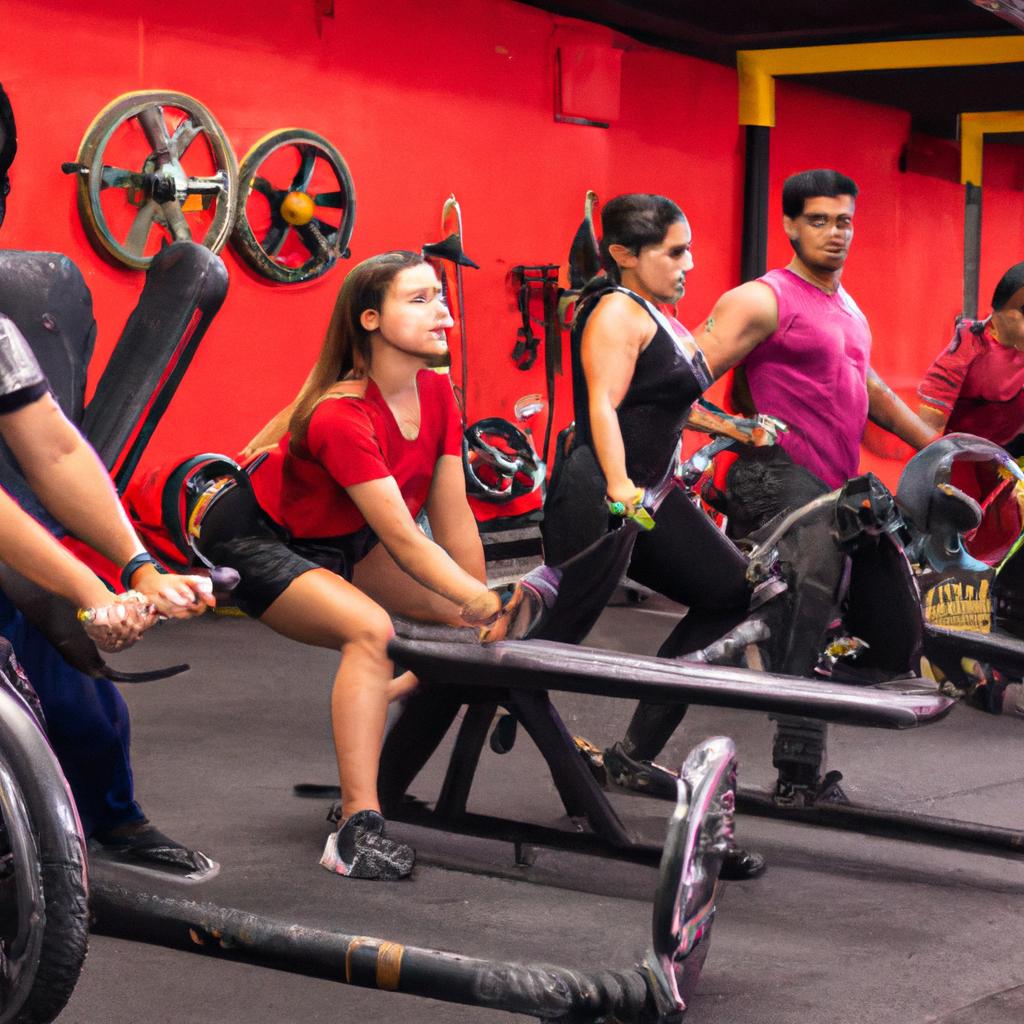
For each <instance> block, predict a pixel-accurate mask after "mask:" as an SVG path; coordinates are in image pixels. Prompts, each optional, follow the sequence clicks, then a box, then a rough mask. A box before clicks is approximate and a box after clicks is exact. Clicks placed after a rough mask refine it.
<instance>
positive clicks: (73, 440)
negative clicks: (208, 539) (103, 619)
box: [0, 394, 212, 617]
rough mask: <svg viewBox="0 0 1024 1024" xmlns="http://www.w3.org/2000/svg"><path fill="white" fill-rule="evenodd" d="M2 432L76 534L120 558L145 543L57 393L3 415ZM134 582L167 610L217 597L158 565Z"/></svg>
mask: <svg viewBox="0 0 1024 1024" xmlns="http://www.w3.org/2000/svg"><path fill="white" fill-rule="evenodd" d="M0 434H2V435H3V438H4V440H5V441H6V442H7V443H8V444H9V445H10V447H11V451H12V452H13V453H14V456H15V458H16V459H17V460H18V465H19V466H20V467H21V470H22V472H23V473H24V474H25V479H26V480H27V481H28V483H29V485H30V486H31V488H32V490H33V492H34V493H35V494H36V496H37V497H38V498H39V500H40V501H41V502H42V503H43V505H44V506H45V507H46V508H47V510H48V511H50V512H51V513H52V514H53V515H54V516H56V518H57V519H58V520H60V522H61V523H62V524H63V525H64V526H66V527H67V529H68V530H70V531H71V532H72V533H73V534H74V535H75V536H76V537H79V538H81V539H82V540H84V541H85V542H86V543H87V544H89V545H91V546H92V547H94V548H95V549H96V550H97V551H99V552H100V554H102V555H105V556H106V557H107V558H109V559H110V560H111V561H112V562H113V563H114V564H115V565H118V566H124V565H126V564H127V563H128V562H129V561H131V559H132V558H133V557H134V556H135V555H136V554H138V553H139V552H141V551H144V550H145V548H144V546H143V544H142V542H141V541H140V540H139V538H138V535H137V534H136V533H135V530H134V529H133V528H132V525H131V523H130V522H129V521H128V517H127V516H126V515H125V512H124V509H123V508H122V507H121V503H120V501H119V500H118V498H117V492H116V491H115V490H114V487H113V484H112V483H111V480H110V477H109V476H108V475H107V471H106V469H105V468H104V466H103V464H102V463H101V462H100V460H99V458H98V457H97V455H96V453H95V452H94V451H93V450H92V448H91V447H90V446H89V444H88V443H87V442H86V441H85V439H84V438H83V437H82V435H81V434H79V432H78V431H77V430H76V429H75V428H74V426H72V424H71V423H70V422H69V421H68V419H67V418H66V417H65V416H64V414H63V413H62V412H61V410H60V408H59V406H58V405H57V403H56V402H55V401H54V400H53V398H52V396H51V395H49V394H46V395H44V396H43V397H42V398H40V399H38V400H37V401H35V402H32V403H30V404H29V405H26V406H23V407H22V408H20V409H17V410H16V411H14V412H11V413H7V414H4V415H2V416H0ZM131 584H132V586H133V587H134V588H135V589H137V590H139V591H141V592H142V593H143V594H144V595H145V596H146V597H147V598H148V599H149V600H151V601H153V602H154V603H155V604H156V605H157V609H158V610H159V611H160V613H161V614H163V615H171V616H175V617H183V616H187V615H194V614H196V613H198V612H200V611H203V610H205V608H206V606H207V605H208V604H211V603H212V598H209V597H208V596H207V595H206V594H204V593H203V591H202V590H201V589H200V581H199V580H198V579H197V578H196V577H192V576H176V575H161V574H159V573H158V572H157V571H156V569H154V568H153V566H151V565H144V566H141V567H140V568H139V569H137V570H136V571H135V572H134V573H133V576H132V580H131Z"/></svg>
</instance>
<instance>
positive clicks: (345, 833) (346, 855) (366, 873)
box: [320, 811, 416, 882]
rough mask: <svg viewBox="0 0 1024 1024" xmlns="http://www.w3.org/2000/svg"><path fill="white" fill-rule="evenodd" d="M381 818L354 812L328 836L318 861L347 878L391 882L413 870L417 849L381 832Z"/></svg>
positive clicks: (367, 812) (382, 821)
mask: <svg viewBox="0 0 1024 1024" xmlns="http://www.w3.org/2000/svg"><path fill="white" fill-rule="evenodd" d="M384 824H385V822H384V819H383V817H381V815H380V814H378V813H377V812H376V811H357V812H356V813H355V814H353V815H352V816H351V817H350V818H349V819H348V820H347V821H346V822H345V824H344V825H342V826H341V828H340V829H338V831H337V832H334V833H332V834H331V835H329V836H328V837H327V843H326V845H325V846H324V853H323V856H322V857H321V858H320V863H321V864H322V865H323V867H325V868H326V869H327V870H328V871H333V872H334V873H335V874H338V875H347V876H348V877H349V878H373V879H378V880H380V881H385V882H393V881H395V880H396V879H399V878H405V876H406V875H408V874H409V872H410V871H412V866H413V863H414V862H415V860H416V851H415V850H413V848H412V847H411V846H407V845H406V844H405V843H396V842H395V841H394V840H393V839H389V838H388V837H387V836H386V835H384Z"/></svg>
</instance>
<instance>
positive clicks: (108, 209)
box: [62, 90, 356, 284]
mask: <svg viewBox="0 0 1024 1024" xmlns="http://www.w3.org/2000/svg"><path fill="white" fill-rule="evenodd" d="M62 169H63V170H64V171H65V172H66V173H68V174H75V175H76V176H77V179H78V210H79V214H80V215H81V218H82V223H83V225H84V226H85V231H86V234H87V235H88V237H89V240H90V242H92V244H93V245H94V246H95V247H96V249H97V251H98V252H99V253H100V254H101V255H102V256H104V257H105V258H107V259H110V260H112V261H113V262H115V263H119V264H122V265H124V266H128V267H132V268H134V269H137V270H145V269H147V268H148V267H149V264H150V262H151V261H152V258H153V256H154V255H155V254H156V253H157V252H158V251H159V249H160V248H161V246H162V245H163V244H164V243H165V241H167V240H170V241H179V240H192V241H196V242H199V243H201V244H202V245H204V246H206V247H207V248H208V249H210V250H212V251H213V252H218V251H219V250H220V249H221V248H222V247H223V246H224V243H225V242H226V241H227V239H228V237H229V236H231V237H232V239H233V242H234V247H235V249H236V251H237V252H238V253H239V255H240V256H241V257H242V258H243V259H244V260H245V262H246V263H247V264H248V265H249V266H250V267H252V269H253V270H255V271H256V272H257V273H259V274H261V275H263V276H264V277H267V278H269V279H270V280H272V281H276V282H280V283H285V284H294V283H298V282H301V281H309V280H313V279H314V278H317V277H319V276H321V275H322V274H324V273H326V272H327V271H328V270H329V269H330V268H331V267H332V266H334V264H335V263H336V262H337V261H338V260H339V259H340V258H343V257H347V256H348V243H349V240H350V239H351V237H352V230H353V227H354V225H355V211H356V201H355V188H354V186H353V184H352V176H351V174H350V173H349V170H348V166H347V165H346V163H345V160H344V158H343V157H342V155H341V153H340V152H338V150H337V149H336V148H335V147H334V146H333V145H332V144H331V143H330V142H328V140H327V139H325V138H324V137H323V136H322V135H318V134H316V133H315V132H311V131H306V130H305V129H301V128H284V129H281V130H278V131H274V132H271V133H270V134H268V135H265V136H264V137H263V138H262V139H260V140H259V141H258V142H257V143H256V145H255V146H254V147H253V148H252V149H251V150H250V151H249V153H248V154H247V155H246V157H245V159H244V160H243V162H242V168H241V175H239V168H238V163H237V161H236V159H235V155H234V152H233V150H232V148H231V144H230V142H229V141H228V139H227V136H226V135H225V134H224V131H223V130H222V129H221V127H220V125H219V124H218V123H217V121H216V119H215V118H214V117H213V115H212V114H211V113H210V111H209V110H208V109H207V108H206V107H205V106H203V104H202V103H200V102H199V101H198V100H196V99H194V98H193V97H191V96H188V95H186V94H185V93H179V92H167V91H148V90H147V91H141V92H130V93H125V94H124V95H123V96H119V97H118V98H117V99H115V100H114V101H113V102H112V103H110V104H108V105H107V106H106V107H104V108H103V110H101V111H100V112H99V114H98V115H97V116H96V118H95V120H94V121H93V122H92V124H91V125H90V126H89V128H88V129H87V130H86V133H85V136H84V137H83V139H82V143H81V145H80V147H79V150H78V158H77V160H76V161H75V162H73V163H65V164H63V165H62ZM239 182H241V186H240V185H239Z"/></svg>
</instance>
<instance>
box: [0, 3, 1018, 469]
mask: <svg viewBox="0 0 1024 1024" xmlns="http://www.w3.org/2000/svg"><path fill="white" fill-rule="evenodd" d="M334 7H335V16H334V17H333V19H324V20H323V21H322V23H321V24H320V27H319V32H318V26H317V19H316V15H315V9H314V3H313V0H291V2H270V0H248V2H245V3H241V2H238V0H223V2H221V3H219V4H215V5H211V4H209V3H201V2H198V0H178V2H177V3H175V4H173V5H168V4H156V3H151V2H148V0H147V2H142V3H140V2H139V0H134V2H131V3H129V2H127V0H92V2H91V3H90V4H88V5H80V6H72V5H68V4H58V3H56V2H54V0H3V2H2V6H0V39H2V53H3V61H2V64H0V79H2V81H3V82H4V84H5V86H6V88H7V90H8V92H9V94H10V96H11V99H12V102H13V103H14V106H15V111H16V114H17V117H18V121H19V129H20V147H21V148H20V152H19V156H18V161H17V163H16V164H15V166H14V173H13V176H12V177H13V192H12V195H11V200H10V207H9V213H8V220H7V223H6V224H5V226H4V228H3V232H2V234H0V242H2V244H3V245H4V246H5V247H11V248H34V249H54V250H58V251H61V252H65V253H67V254H68V255H69V256H71V257H72V258H73V259H74V260H75V261H76V262H77V263H78V265H79V266H80V267H81V268H82V270H83V272H84V273H85V275H86V279H87V281H88V282H89V285H90V287H91V288H92V290H93V295H94V300H95V306H96V313H97V319H98V321H99V325H100V335H99V340H98V346H97V355H96V360H95V363H94V367H93V376H94V377H95V374H96V371H97V370H98V369H99V368H101V367H102V365H103V363H104V362H105V360H106V358H107V356H108V354H109V352H110V349H111V347H112V345H113V343H114V341H115V340H116V337H117V334H118V332H119V330H120V328H121V326H122V324H123V323H124V320H125V318H126V316H127V314H128V312H129V311H130V309H131V307H132V305H133V304H134V301H135V298H136V296H137V294H138V291H139V289H140V287H141V277H140V275H139V274H138V273H136V272H131V271H127V270H121V269H117V268H114V267H112V266H110V265H109V264H107V263H105V262H104V261H103V260H102V259H100V257H99V256H97V255H96V253H95V252H94V251H93V249H92V248H91V246H90V245H89V243H88V241H87V238H86V236H85V233H84V231H83V229H82V226H81V224H80V222H79V217H78V213H77V210H76V206H75V189H74V183H73V181H72V180H71V179H69V178H67V177H65V176H63V175H62V174H61V172H60V163H61V161H63V160H70V159H73V158H74V157H75V154H76V152H77V149H78V144H79V141H80V139H81V136H82V134H83V132H84V131H85V129H86V127H87V126H88V125H89V123H90V122H91V120H92V119H93V117H94V116H95V115H96V113H97V112H98V111H99V110H100V109H101V108H102V107H103V106H104V105H106V104H107V103H108V102H109V101H110V100H111V99H113V98H114V97H115V96H117V95H118V94H120V93H122V92H126V91H129V90H134V89H143V88H145V89H174V90H178V91H182V92H185V93H189V94H191V95H193V96H195V97H196V98H197V99H199V100H200V101H201V102H203V103H204V104H205V105H206V106H207V107H209V108H210V109H211V110H212V112H213V113H214V115H215V116H216V117H217V119H218V120H219V121H220V123H221V125H222V127H223V128H224V130H225V131H226V133H227V135H228V137H229V138H230V140H231V142H232V144H233V146H234V149H235V151H236V153H237V154H238V156H239V158H241V157H242V156H243V155H244V154H245V152H246V151H247V150H248V149H249V147H250V146H251V145H252V144H253V143H254V142H255V140H256V139H258V138H259V137H260V136H262V135H263V134H265V133H266V132H268V131H270V130H272V129H275V128H281V127H286V126H293V125H295V126H301V127H307V128H310V129H313V130H315V131H318V132H321V133H322V134H324V135H326V136H327V137H328V138H330V139H331V140H332V141H333V142H334V143H335V144H336V145H337V146H338V148H339V149H340V150H341V151H342V153H343V154H344V156H345V158H346V160H347V162H348V164H349V167H350V168H351V170H352V173H353V176H354V179H355V185H356V192H357V197H358V217H357V221H356V227H355V234H354V236H353V239H352V245H351V248H352V256H353V260H358V259H361V258H363V257H366V256H369V255H371V254H373V253H375V252H378V251H381V250H383V249H387V248H395V247H418V246H419V245H420V244H421V243H422V242H424V241H428V240H434V239H436V238H437V237H438V235H439V223H438V222H439V216H440V208H441V204H442V202H443V200H444V198H445V197H446V196H447V195H448V193H449V192H451V191H454V192H455V193H456V195H457V196H458V198H459V201H460V203H461V206H462V209H463V215H464V222H465V223H464V234H465V243H466V248H467V250H468V252H469V253H470V254H471V255H472V256H473V258H474V259H476V260H477V262H479V263H480V265H481V270H480V271H467V272H466V275H465V280H466V293H467V297H466V307H467V309H466V316H467V322H468V330H467V334H468V336H469V340H470V347H471V357H470V373H471V383H470V390H469V396H468V397H469V410H468V411H469V415H470V418H474V419H475V418H478V417H480V416H484V415H506V416H509V415H510V414H511V406H512V403H513V401H514V400H515V398H516V397H518V396H519V395H522V394H525V393H527V392H530V391H543V389H544V377H543V367H542V361H541V362H538V364H537V365H536V366H535V367H534V369H533V370H531V371H529V372H526V373H523V372H520V371H518V370H517V369H515V367H514V366H513V364H512V363H511V361H510V358H509V352H510V350H511V348H512V345H513V343H514V341H515V334H516V329H517V327H518V319H517V313H516V310H515V303H514V294H513V292H512V290H511V288H510V287H509V285H508V283H507V274H508V271H509V268H510V267H511V266H513V265H514V264H516V263H522V262H564V260H565V257H566V252H567V248H568V244H569V241H570V239H571V237H572V233H573V231H574V230H575V228H576V225H577V223H578V221H579V218H580V216H581V213H582V206H583V196H584V193H585V191H586V190H587V189H588V188H592V189H594V190H596V191H597V192H598V193H599V195H600V196H602V197H603V198H607V197H610V196H612V195H614V194H616V193H619V192H623V191H630V190H644V191H656V192H664V193H667V194H669V195H671V196H673V197H675V198H676V199H678V200H679V201H680V203H681V205H682V206H683V208H684V209H685V210H686V211H687V213H688V215H689V217H690V220H691V223H692V227H693V230H694V237H695V259H696V270H695V272H694V273H693V275H692V276H691V278H690V280H689V283H688V287H689V293H688V295H687V296H686V297H685V299H684V300H683V303H682V304H681V306H680V315H681V318H682V319H683V320H684V322H686V323H688V324H691V325H693V324H696V323H697V322H699V321H700V320H701V319H702V318H703V316H704V315H705V314H706V313H707V311H708V309H709V308H710V306H711V304H712V302H713V301H714V299H715V298H716V297H717V295H718V294H719V293H720V292H722V291H723V290H725V289H726V288H728V287H730V286H732V285H734V284H736V283H737V275H738V267H739V244H740V230H741V215H740V211H741V193H742V181H743V135H742V131H741V129H740V128H739V127H738V126H737V123H736V76H735V73H734V72H733V71H731V70H730V69H728V68H723V67H720V66H717V65H714V64H710V63H707V62H703V61H699V60H695V59H692V58H687V57H682V56H678V55H675V54H670V53H667V52H663V51H659V50H656V49H653V48H650V47H646V46H642V45H640V44H638V43H635V42H633V41H631V40H629V39H627V38H625V37H622V36H614V37H613V35H612V34H611V33H609V32H607V31H606V30H603V29H599V28H596V27H594V28H588V27H587V26H585V25H583V24H582V23H580V22H572V21H566V20H565V19H558V18H556V17H554V16H552V15H548V14H545V13H543V12H540V11H537V10H534V9H532V8H529V7H524V6H521V5H519V4H516V3H512V2H509V0H488V2H484V0H448V2H447V3H445V4H444V5H441V6H436V5H425V4H422V3H416V2H412V0H382V2H381V3H377V4H365V3H356V2H353V0H336V2H335V5H334ZM558 26H562V27H563V30H564V29H565V28H566V27H568V29H569V30H575V31H583V32H585V33H589V34H592V35H593V37H594V38H595V39H596V40H603V41H605V42H607V43H613V44H614V45H616V46H619V47H622V48H624V49H625V53H624V55H623V60H622V87H621V115H620V118H619V119H618V121H616V122H615V123H614V124H613V125H612V127H611V128H609V129H607V130H604V129H600V128H593V127H584V126H577V125H568V124H559V123H556V122H555V121H554V119H553V117H552V110H553V50H554V45H555V44H554V34H555V31H556V28H557V27H558ZM908 134H909V119H908V117H907V115H906V114H904V113H902V112H900V111H897V110H895V109H890V108H884V107H879V106H874V105H870V104H866V103H859V102H854V101H851V100H845V99H842V98H839V97H836V96H833V95H831V94H826V93H824V92H821V91H814V90H810V89H807V88H804V87H801V86H800V85H799V84H798V83H795V82H792V81H789V82H781V83H779V87H778V126H777V128H776V129H775V131H774V132H773V137H772V161H771V177H772V207H773V211H774V210H775V209H776V208H777V205H778V195H779V190H780V187H781V182H782V179H783V178H784V177H785V176H786V175H787V174H789V173H792V172H793V171H795V170H800V169H803V168H806V167H815V166H836V167H838V168H840V169H842V170H844V171H845V172H846V173H849V174H851V175H852V176H853V177H854V178H855V179H856V180H857V181H858V183H859V184H860V186H861V201H860V203H859V206H858V214H857V237H856V241H855V243H854V250H853V256H852V258H851V261H850V264H849V267H848V271H847V275H846V277H845V283H846V284H847V286H848V287H849V289H850V291H851V292H852V293H853V294H854V295H855V297H856V298H857V300H858V302H859V303H860V304H861V306H862V308H863V309H864V311H865V312H866V313H867V315H868V317H869V319H870V321H871V323H872V326H873V329H874V332H875V357H874V362H875V365H876V368H877V369H878V370H879V371H880V372H881V373H882V374H883V376H885V377H886V378H887V379H889V381H890V382H891V383H892V384H893V385H894V386H896V387H897V388H898V389H899V390H900V391H901V392H903V393H906V394H909V393H911V392H912V390H913V387H914V385H915V384H916V382H917V379H918V377H919V375H920V373H921V371H922V369H923V368H924V367H925V366H926V365H927V364H928V362H929V361H930V359H931V357H932V356H933V355H934V353H935V352H937V351H938V350H939V348H940V347H941V346H942V345H943V344H944V343H945V342H946V341H947V340H948V338H949V336H950V334H951V328H952V322H953V316H954V314H955V313H956V312H957V310H958V309H959V302H960V291H961V280H960V275H961V266H962V250H963V242H962V206H963V199H962V192H961V189H960V187H959V186H957V185H956V184H954V183H952V182H948V181H943V180H941V179H939V178H931V177H928V176H924V175H920V174H901V173H900V172H899V170H898V167H897V161H898V158H899V154H900V150H901V147H902V145H903V143H904V142H905V141H906V139H907V137H908ZM1022 159H1024V158H1022V156H1021V155H1020V151H1019V150H1017V149H1014V148H1012V147H999V146H995V145H990V146H988V147H987V148H986V153H985V175H986V191H985V200H984V202H985V224H984V241H983V266H982V288H981V290H982V297H983V302H984V301H985V300H986V299H987V297H988V296H989V295H990V293H991V290H992V287H993V285H994V283H995V281H996V279H997V278H998V276H999V275H1000V274H1001V273H1002V271H1003V270H1004V269H1005V268H1006V267H1007V266H1008V265H1010V264H1011V263H1013V262H1016V261H1017V260H1019V259H1021V258H1024V251H1022V247H1021V244H1020V239H1021V237H1022V236H1024V194H1022V192H1021V191H1020V190H1019V185H1020V184H1021V180H1022V178H1024V174H1022V170H1021V162H1022ZM779 221H780V217H779V216H775V215H774V212H773V228H772V233H771V237H770V244H769V260H770V263H779V262H784V261H786V260H787V259H788V253H787V244H786V241H785V238H784V236H783V234H782V231H781V225H780V223H779ZM222 256H223V258H224V260H225V262H226V263H227V266H228V269H229V273H230V275H231V288H230V291H229V294H228V298H227V301H226V303H225V305H224V307H223V309H222V310H221V312H220V314H219V316H218V318H217V320H216V321H215V322H214V324H213V326H212V327H211V329H210V332H209V334H208V335H207V337H206V339H205V341H204V343H203V347H202V349H201V350H200V353H199V355H198V356H197V358H196V361H195V363H194V364H193V368H192V370H191V372H190V375H189V377H188V378H187V379H186V381H185V383H184V385H183V386H182V388H181V391H180V392H179V394H178V397H177V398H176V399H175V402H174V404H173V405H172V407H171V409H170V412H169V413H168V415H167V417H166V419H165V421H164V423H163V424H162V425H161V427H160V428H159V430H158V432H157V434H156V435H155V437H154V440H153V444H152V447H151V450H150V455H149V457H148V459H147V461H148V462H152V461H154V460H156V459H165V458H168V457H174V456H178V455H182V454H186V453H190V452H193V451H199V450H202V449H208V448H214V449H221V450H225V451H235V450H237V448H238V447H239V446H240V445H241V444H242V443H244V442H245V441H246V440H247V439H248V438H249V436H250V435H251V434H252V433H253V432H254V431H255V430H256V429H257V428H258V427H259V426H260V425H261V424H262V423H263V422H264V421H265V420H266V419H267V418H268V417H269V416H270V414H272V413H273V412H274V411H276V409H278V408H279V407H280V406H281V405H283V404H284V403H285V402H287V401H288V400H289V399H290V398H291V397H292V396H293V394H294V392H295V390H296V389H297V388H298V386H299V385H300V383H301V382H302V380H303V378H304V376H305V373H306V371H307V369H308V367H309V365H310V363H311V361H312V360H313V358H314V356H315V354H316V352H317V350H318V347H319V344H320V339H321V336H322V333H323V330H324V327H325V326H326V322H327V319H328V316H329V310H330V307H331V304H332V302H333V299H334V295H335V293H336V291H337V288H338V286H339V284H340V282H341V280H342V277H343V274H344V269H345V265H344V264H342V265H341V266H340V267H338V268H336V269H335V270H333V271H331V272H330V273H329V274H328V275H327V276H326V277H324V278H321V279H320V280H319V281H316V282H313V283H310V284H307V285H300V286H281V285H272V284H270V283H269V282H264V280H263V279H258V278H256V277H254V276H253V275H252V274H251V273H250V272H249V271H248V270H247V269H246V268H245V267H244V265H243V264H242V263H241V262H240V260H239V259H238V258H237V257H236V256H235V254H234V253H233V252H232V251H231V249H230V248H227V249H225V250H224V251H223V252H222ZM456 360H457V353H456ZM455 369H456V372H457V371H458V366H457V365H456V367H455ZM570 415H571V412H570V404H569V400H568V394H567V384H565V383H564V381H563V387H562V391H561V397H560V400H559V403H558V407H557V411H556V425H557V426H561V425H562V424H563V423H564V422H566V421H567V420H568V419H569V417H570ZM872 464H874V463H872ZM894 468H895V469H898V466H897V465H896V464H895V463H893V464H891V465H890V466H889V467H888V469H887V471H886V476H887V478H888V479H890V480H891V479H892V478H893V475H894V474H893V469H894Z"/></svg>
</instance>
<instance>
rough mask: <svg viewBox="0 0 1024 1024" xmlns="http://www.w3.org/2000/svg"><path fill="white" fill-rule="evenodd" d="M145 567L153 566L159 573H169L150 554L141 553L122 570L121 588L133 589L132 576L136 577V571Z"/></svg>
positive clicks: (146, 552)
mask: <svg viewBox="0 0 1024 1024" xmlns="http://www.w3.org/2000/svg"><path fill="white" fill-rule="evenodd" d="M143 565H151V566H153V568H154V569H156V571H157V572H167V570H166V569H165V568H164V567H163V566H162V565H161V564H160V563H159V562H158V561H157V560H156V559H155V558H154V557H153V556H152V555H151V554H150V553H149V552H148V551H140V552H139V553H138V554H137V555H134V556H133V557H132V558H131V560H130V561H129V562H128V564H127V565H125V567H124V568H123V569H122V570H121V586H122V587H124V589H125V590H131V589H132V576H134V575H135V570H136V569H138V568H139V567H140V566H143Z"/></svg>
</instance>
